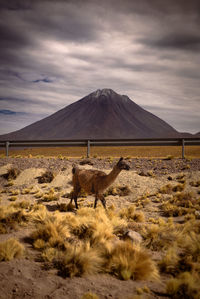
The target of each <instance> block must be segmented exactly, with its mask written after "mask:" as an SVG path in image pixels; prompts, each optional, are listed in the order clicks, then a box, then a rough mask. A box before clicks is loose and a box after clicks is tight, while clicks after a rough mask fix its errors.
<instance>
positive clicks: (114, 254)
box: [107, 242, 158, 280]
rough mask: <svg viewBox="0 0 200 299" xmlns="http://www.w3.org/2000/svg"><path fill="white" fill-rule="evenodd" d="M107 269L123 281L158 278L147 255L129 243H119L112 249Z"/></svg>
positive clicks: (153, 265) (154, 267)
mask: <svg viewBox="0 0 200 299" xmlns="http://www.w3.org/2000/svg"><path fill="white" fill-rule="evenodd" d="M107 269H108V272H109V273H112V274H114V275H116V276H117V277H118V278H120V279H123V280H128V279H133V280H138V279H139V280H140V279H142V280H143V279H149V278H154V279H155V278H158V271H157V269H156V266H155V264H154V262H153V261H152V259H151V257H150V256H149V254H148V253H147V252H146V251H145V250H144V249H141V248H140V247H136V246H134V245H133V244H131V243H130V242H119V243H118V244H116V245H115V246H114V247H113V249H112V250H111V252H110V256H109V259H108V264H107Z"/></svg>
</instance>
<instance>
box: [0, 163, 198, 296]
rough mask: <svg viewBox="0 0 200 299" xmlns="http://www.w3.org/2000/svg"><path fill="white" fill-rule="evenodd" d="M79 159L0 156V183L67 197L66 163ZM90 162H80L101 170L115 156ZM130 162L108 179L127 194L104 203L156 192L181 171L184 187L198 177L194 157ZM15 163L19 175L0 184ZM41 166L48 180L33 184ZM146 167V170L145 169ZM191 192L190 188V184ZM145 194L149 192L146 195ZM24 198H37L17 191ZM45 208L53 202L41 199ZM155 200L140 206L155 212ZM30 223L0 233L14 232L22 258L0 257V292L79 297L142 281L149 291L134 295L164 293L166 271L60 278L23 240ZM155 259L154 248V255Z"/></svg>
mask: <svg viewBox="0 0 200 299" xmlns="http://www.w3.org/2000/svg"><path fill="white" fill-rule="evenodd" d="M74 162H76V163H77V164H79V162H80V161H79V160H70V161H62V160H56V159H13V158H8V159H1V160H0V175H1V177H0V189H7V190H16V189H18V190H20V191H21V190H22V189H23V188H25V187H30V186H31V187H33V190H34V188H35V189H37V190H43V191H44V190H49V189H50V188H52V187H54V188H57V190H59V192H60V194H61V197H60V199H59V201H58V203H61V202H64V203H68V202H69V199H68V198H64V197H62V195H64V194H65V193H67V192H70V191H71V190H72V186H71V169H72V164H73V163H74ZM92 163H93V164H94V165H87V164H86V165H83V166H79V167H83V168H97V169H103V170H105V172H109V171H110V170H111V167H112V165H113V164H114V163H115V161H108V160H101V161H100V160H97V159H93V160H92ZM128 163H129V164H130V165H131V166H132V167H131V170H130V171H129V172H126V171H122V172H121V173H120V175H119V176H118V178H117V180H116V181H115V183H114V185H120V186H123V185H127V186H129V188H130V189H131V194H130V195H128V196H125V197H120V196H112V195H110V196H108V197H107V205H108V206H109V205H112V204H114V205H115V206H117V207H118V208H122V207H124V206H127V205H130V203H134V202H135V201H136V200H137V199H138V197H140V196H142V195H144V194H146V193H149V194H153V193H156V192H158V190H159V188H160V187H162V186H163V185H166V184H167V183H169V176H171V179H172V180H171V181H170V183H171V184H177V181H176V177H177V175H178V174H180V173H181V172H184V174H185V179H186V182H187V183H186V190H189V191H191V190H193V187H191V186H190V185H189V182H190V181H197V180H199V177H200V161H199V160H195V161H182V160H175V159H174V160H172V161H162V160H153V161H152V160H144V159H143V160H142V159H141V160H138V159H135V160H129V161H128ZM11 166H14V167H17V168H19V169H20V170H21V173H20V175H19V176H18V178H17V179H16V180H14V185H13V186H10V187H5V185H6V180H5V179H4V178H3V176H2V175H3V174H5V173H6V172H7V170H8V169H9V168H10V167H11ZM46 169H51V170H53V171H54V173H55V174H56V175H55V178H54V180H53V181H52V182H51V183H49V184H38V180H37V178H36V177H38V176H39V175H41V174H42V173H43V172H44V171H45V170H46ZM148 171H151V172H150V173H149V174H148ZM195 192H196V190H195ZM150 199H151V197H150ZM22 200H28V201H30V202H31V203H33V202H34V201H35V202H37V201H38V199H36V198H35V197H34V194H25V195H21V194H20V195H18V196H17V201H16V202H18V201H22ZM93 201H94V198H93V197H92V196H88V197H87V199H85V201H84V202H83V205H88V203H93ZM8 204H10V201H9V196H8V193H2V194H1V202H0V205H8ZM43 204H44V205H46V206H47V208H48V209H49V210H50V211H51V210H52V211H53V210H55V209H54V207H55V206H56V205H57V202H54V201H53V202H48V203H45V202H44V203H43ZM159 205H160V203H158V202H154V201H153V200H151V203H150V204H149V205H147V206H146V207H144V208H143V209H142V211H143V212H144V214H145V216H146V221H148V218H149V217H155V218H158V217H161V214H160V209H159ZM32 229H33V227H31V226H28V227H20V228H19V229H18V230H17V231H12V232H11V233H8V234H2V235H0V242H2V241H4V240H7V239H9V238H10V237H15V238H16V239H18V240H19V241H20V242H22V243H23V244H24V245H25V247H26V254H25V257H24V258H20V259H14V260H12V261H10V262H1V263H0V298H1V299H9V298H10V299H11V298H12V299H14V298H52V299H53V298H54V299H56V298H59V299H62V298H63V299H64V298H72V299H73V298H74V299H75V298H81V297H82V296H83V294H84V293H86V292H89V291H90V292H93V293H95V294H97V295H98V296H99V298H102V299H103V298H104V299H106V298H107V299H108V298H118V299H120V298H124V299H126V298H130V296H133V295H134V294H137V289H138V288H141V287H144V286H148V288H149V289H150V293H149V294H146V295H145V294H144V295H143V296H142V297H140V298H168V297H167V295H166V294H165V281H166V279H167V276H165V275H162V276H161V279H160V281H132V280H128V281H122V280H119V279H117V278H115V277H113V276H111V275H105V274H102V275H96V276H89V277H75V278H66V279H63V278H61V277H59V276H58V275H57V274H56V270H44V269H43V268H42V263H41V262H40V261H39V259H38V252H37V251H36V250H34V249H33V248H32V246H31V245H30V244H29V243H27V242H25V237H28V236H29V235H30V232H31V230H32ZM154 258H155V259H159V253H157V256H156V255H155V257H154Z"/></svg>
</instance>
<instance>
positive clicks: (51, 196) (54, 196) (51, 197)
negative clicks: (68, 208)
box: [42, 188, 60, 201]
mask: <svg viewBox="0 0 200 299" xmlns="http://www.w3.org/2000/svg"><path fill="white" fill-rule="evenodd" d="M59 197H60V194H59V193H56V192H55V190H54V188H51V189H50V190H49V191H48V192H46V193H45V194H43V196H42V201H55V200H56V201H57V200H59Z"/></svg>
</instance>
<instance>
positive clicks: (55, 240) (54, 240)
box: [30, 215, 70, 249]
mask: <svg viewBox="0 0 200 299" xmlns="http://www.w3.org/2000/svg"><path fill="white" fill-rule="evenodd" d="M68 237H70V233H69V230H68V227H67V226H66V223H65V221H64V218H63V217H62V216H58V215H56V216H54V217H53V216H51V217H46V218H45V219H44V221H43V222H42V223H39V224H38V225H37V228H36V230H35V231H34V232H33V233H32V234H31V236H30V238H31V239H32V242H33V246H34V247H35V248H37V249H42V248H47V247H57V248H62V247H64V243H65V241H66V239H67V238H68Z"/></svg>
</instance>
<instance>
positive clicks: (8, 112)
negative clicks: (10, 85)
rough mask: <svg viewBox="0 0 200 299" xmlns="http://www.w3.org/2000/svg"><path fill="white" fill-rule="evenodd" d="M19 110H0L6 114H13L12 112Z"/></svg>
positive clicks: (0, 112)
mask: <svg viewBox="0 0 200 299" xmlns="http://www.w3.org/2000/svg"><path fill="white" fill-rule="evenodd" d="M16 113H17V112H15V111H11V110H6V109H5V110H0V114H5V115H10V114H11V115H12V114H16Z"/></svg>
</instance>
